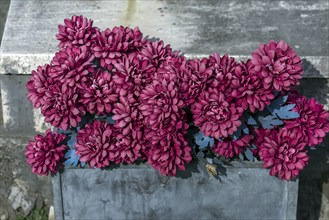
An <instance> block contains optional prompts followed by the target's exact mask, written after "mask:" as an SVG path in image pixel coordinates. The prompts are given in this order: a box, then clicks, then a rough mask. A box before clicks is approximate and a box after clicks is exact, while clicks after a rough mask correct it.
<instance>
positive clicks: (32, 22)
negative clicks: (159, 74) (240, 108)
mask: <svg viewBox="0 0 329 220" xmlns="http://www.w3.org/2000/svg"><path fill="white" fill-rule="evenodd" d="M8 5H9V0H0V36H1V33H2V31H3V28H2V26H3V24H4V20H5V18H6V16H5V15H6V11H7V8H8ZM73 14H83V15H85V16H87V17H90V18H92V19H93V20H94V24H95V25H96V26H98V27H100V28H102V29H103V28H105V27H112V26H114V25H130V26H131V27H134V26H137V25H138V26H139V27H140V28H141V30H142V31H143V32H144V33H145V35H150V36H155V37H159V38H161V39H163V40H164V41H165V42H166V43H171V45H172V47H173V48H175V49H180V50H182V51H184V52H186V54H187V55H188V56H189V57H200V56H206V55H208V54H210V53H213V52H214V51H219V52H220V54H223V53H228V54H230V55H236V57H238V58H240V57H241V58H242V59H245V58H246V57H247V56H250V53H251V51H253V50H254V49H255V48H257V46H258V44H259V43H261V42H263V43H264V42H268V41H269V40H270V39H274V40H279V39H283V40H285V41H287V42H288V43H289V44H291V45H292V47H293V48H294V49H295V50H296V51H297V53H298V54H299V55H300V56H302V57H303V66H304V69H305V74H304V76H305V78H304V79H303V80H302V82H301V87H300V90H301V91H302V93H303V94H305V95H306V96H308V97H315V98H317V99H318V100H319V101H320V102H321V103H323V104H325V105H326V108H327V109H328V107H329V54H328V51H329V41H328V38H329V32H328V29H329V28H328V22H327V20H328V17H329V2H328V1H327V0H292V1H273V0H232V1H226V0H221V1H217V0H202V1H200V0H120V1H119V0H117V1H109V0H93V1H85V0H70V1H57V0H26V1H25V0H24V1H23V0H11V6H10V11H9V13H8V19H7V22H6V30H5V33H4V37H3V41H2V45H1V48H0V166H1V169H0V219H1V220H2V219H3V218H4V219H5V218H7V217H9V218H10V219H15V218H16V216H17V214H22V215H26V214H28V213H29V211H30V210H31V208H33V207H35V206H37V207H41V206H42V204H45V205H46V206H49V204H52V197H51V191H50V189H51V184H50V179H49V178H47V177H46V178H39V177H37V176H35V175H33V174H32V173H31V171H30V169H29V167H28V166H26V164H25V159H24V155H23V151H24V146H25V144H26V142H27V141H28V139H31V138H32V137H33V135H34V134H36V133H37V132H43V131H44V130H45V129H46V128H47V125H46V124H45V123H44V122H43V117H42V116H41V115H40V113H39V112H38V111H35V110H33V109H32V106H31V104H30V103H29V102H28V101H27V100H26V97H25V93H26V90H25V83H26V81H27V78H28V76H27V75H25V76H24V75H22V74H30V72H31V70H32V69H35V68H36V67H37V66H38V65H43V64H45V63H46V62H49V61H50V59H51V57H52V56H53V54H54V52H55V51H56V45H57V42H56V40H55V34H56V32H57V25H58V24H59V23H62V22H63V19H64V18H66V17H70V16H72V15H73ZM0 38H1V37H0ZM3 74H5V75H3ZM8 74H14V75H8ZM306 77H307V78H306ZM328 146H329V140H328V139H327V140H325V142H324V144H323V147H319V149H318V150H316V151H312V152H311V155H312V159H311V161H310V163H309V166H308V167H307V168H306V169H305V170H304V171H303V172H302V175H301V178H300V181H299V197H298V212H297V213H298V215H297V217H298V219H305V220H308V219H310V220H318V219H329V175H328V173H329V159H328V158H329V147H328ZM71 171H72V172H71ZM71 171H70V172H67V174H66V173H64V175H63V177H65V178H68V177H69V176H70V175H73V174H76V173H79V172H85V171H81V170H71ZM118 171H119V170H118V169H116V170H113V172H116V173H118ZM137 171H138V172H137ZM89 172H92V171H91V170H88V172H87V173H88V175H89ZM93 172H94V171H93ZM97 172H100V171H96V173H97ZM125 172H128V171H127V170H126V171H123V172H122V174H120V175H128V174H125ZM136 172H137V173H136V175H139V176H135V179H132V180H133V182H135V183H136V184H132V185H129V184H128V183H127V182H123V183H122V184H124V187H121V186H120V185H119V186H118V187H117V189H120V190H123V189H134V190H137V189H141V190H144V191H143V192H145V190H146V191H147V189H148V190H152V189H153V188H152V187H155V186H156V185H155V186H152V183H154V182H152V181H155V182H156V181H158V180H157V179H154V178H155V174H154V173H153V171H150V170H142V169H140V168H139V169H136ZM247 172H249V171H248V169H247ZM260 172H268V171H267V170H262V171H260ZM87 173H86V174H85V175H87ZM110 173H111V171H110V172H100V174H98V175H100V176H101V177H102V178H103V179H102V178H101V179H94V180H91V179H90V180H89V181H90V182H86V183H83V182H82V183H81V187H88V189H91V188H92V187H96V186H99V187H103V188H104V189H107V187H108V186H107V185H104V184H103V185H102V184H101V181H102V180H105V179H107V178H110V177H111V174H110ZM118 175H119V174H117V177H118V178H119V176H118ZM129 175H130V174H129ZM134 175H135V174H132V175H131V177H132V178H133V177H134ZM198 175H199V174H198ZM152 176H153V177H152ZM137 177H138V178H137ZM231 177H232V176H231ZM231 177H228V178H227V179H226V180H225V178H226V177H223V178H222V179H223V183H224V184H227V182H228V181H229V180H232V179H230V178H231ZM266 177H267V178H271V177H268V176H266ZM147 178H150V179H149V180H150V181H149V180H147ZM232 178H233V177H232ZM264 178H265V177H264ZM160 179H161V178H160ZM71 181H74V179H72V180H71ZM93 181H94V182H93ZM159 181H163V179H161V180H159ZM186 181H189V180H188V179H177V180H176V179H173V180H170V181H169V183H170V184H169V185H168V187H167V189H168V188H169V189H171V190H174V189H176V188H175V187H178V186H179V187H181V185H179V183H178V182H181V183H184V184H185V182H186ZM234 181H235V182H233V180H232V182H231V185H232V186H230V187H232V189H233V188H234V187H236V186H235V185H234V184H236V181H238V180H237V179H234ZM239 181H241V180H239ZM250 181H251V180H250ZM176 182H177V183H176ZM137 183H138V184H137ZM157 183H159V182H157ZM201 183H202V184H201ZM201 183H198V184H199V185H200V184H201V185H202V187H203V189H202V190H205V193H208V191H209V190H208V191H207V189H208V188H207V187H210V188H211V184H214V186H215V185H216V184H219V183H218V182H217V183H216V184H215V183H214V182H213V180H211V181H210V182H209V183H203V182H202V181H201ZM88 184H89V185H88ZM93 184H94V185H93ZM198 184H196V185H195V186H194V187H195V190H192V191H191V192H190V197H189V198H188V199H186V198H185V199H186V200H184V201H183V200H181V203H183V202H186V203H188V204H190V200H192V199H199V198H202V194H201V193H200V191H198V190H197V188H196V187H197V186H198ZM207 184H208V185H207ZM257 184H261V181H256V186H254V187H253V185H249V187H253V188H250V189H248V190H249V191H247V194H245V191H243V192H242V191H239V190H238V189H236V191H237V192H240V193H241V197H244V196H246V195H251V196H254V195H253V194H248V193H251V192H253V190H257V187H258V186H259V185H257ZM281 184H283V183H281ZM216 186H217V185H216ZM68 187H69V186H67V188H66V189H67V190H68ZM71 187H72V186H71ZM111 187H112V186H111ZM111 187H110V189H112V188H111ZM120 187H121V188H120ZM200 187H201V186H199V187H198V189H199V188H200ZM83 189H84V188H77V189H74V190H76V191H77V192H79V193H81V190H83ZM160 189H161V190H164V189H166V188H163V187H162V186H159V192H158V193H160V192H161V190H160ZM180 190H182V192H185V191H184V187H182V189H180ZM104 192H106V190H104ZM148 192H149V191H148ZM125 193H126V194H128V191H126V192H125ZM269 193H271V192H269ZM128 195H129V194H128ZM229 195H230V192H227V194H226V195H224V197H222V198H221V197H218V199H217V198H216V201H217V200H220V199H222V200H225V201H227V203H231V202H232V199H231V198H230V197H229ZM65 196H67V195H65ZM75 196H76V195H72V198H75ZM104 196H105V197H107V198H108V196H109V194H105V195H104ZM138 196H139V197H138V198H139V199H140V200H141V201H144V200H145V198H144V200H143V195H138ZM146 196H150V195H149V194H148V193H147V192H146ZM257 196H260V197H261V198H263V197H264V196H269V195H268V194H267V193H264V194H262V195H257ZM105 197H104V198H105ZM72 198H71V199H72ZM183 198H184V197H183ZM250 198H251V197H250ZM250 198H249V197H248V198H247V199H250ZM117 199H119V198H117ZM121 199H122V200H123V199H125V198H124V197H122V198H121ZM255 200H257V198H255ZM86 201H89V200H88V198H86V200H85V199H77V200H75V201H74V202H80V203H86ZM97 202H99V204H100V206H101V207H103V206H104V205H105V206H107V205H108V204H109V201H107V200H104V201H103V202H101V201H100V200H97ZM125 202H126V203H127V204H130V203H129V201H125ZM170 202H171V201H170ZM170 202H168V203H170ZM73 204H74V203H73ZM91 204H92V202H90V203H89V206H91ZM136 205H138V204H136ZM145 205H146V204H144V206H140V207H145ZM179 205H180V204H179ZM280 205H281V204H280ZM169 206H170V204H168V207H169ZM208 207H209V209H210V210H212V209H214V204H213V203H212V204H209V205H208ZM269 207H271V208H272V209H273V210H275V209H278V207H279V206H275V205H272V206H269ZM88 208H90V207H88ZM239 208H240V207H235V211H236V212H237V213H236V214H240V213H239ZM68 210H69V209H68V208H66V210H65V212H66V214H67V215H68V216H70V215H72V216H73V214H74V210H73V211H72V213H69V212H68ZM118 210H123V209H120V208H118ZM75 211H81V212H82V213H83V211H84V210H75ZM110 211H112V210H108V212H110ZM128 211H129V210H128ZM141 212H142V210H141ZM168 213H170V212H169V211H168V210H166V211H165V212H164V216H167V217H170V216H168V215H169V214H168ZM192 213H195V215H194V216H193V217H195V216H196V217H198V216H199V215H198V213H196V212H194V210H192ZM209 213H210V214H209V216H205V218H206V217H215V216H216V215H215V214H214V215H212V213H213V212H212V211H209ZM220 213H221V215H219V216H224V217H225V215H224V213H225V211H224V210H223V211H221V212H220ZM269 213H271V211H270V210H269ZM76 214H78V213H76ZM101 214H103V213H101ZM190 214H191V213H189V212H187V213H186V216H184V218H185V217H187V216H188V215H190ZM150 215H151V214H150ZM151 216H152V215H151ZM265 216H268V215H265ZM128 217H129V216H128Z"/></svg>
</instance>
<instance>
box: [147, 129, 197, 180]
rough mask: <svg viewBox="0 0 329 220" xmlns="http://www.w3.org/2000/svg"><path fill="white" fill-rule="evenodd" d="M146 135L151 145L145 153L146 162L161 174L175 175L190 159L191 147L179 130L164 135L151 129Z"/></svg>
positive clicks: (183, 168)
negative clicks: (146, 156)
mask: <svg viewBox="0 0 329 220" xmlns="http://www.w3.org/2000/svg"><path fill="white" fill-rule="evenodd" d="M146 136H147V138H148V139H149V140H151V142H150V145H152V146H151V147H150V148H149V151H148V153H147V155H148V163H149V164H151V165H152V166H153V167H154V169H156V170H159V172H160V173H161V174H163V175H166V176H168V175H170V176H175V175H176V173H177V171H178V170H185V165H186V164H188V163H189V162H190V161H191V160H192V156H191V148H190V147H189V146H188V142H187V141H186V140H185V138H184V135H183V134H182V132H181V131H180V132H176V133H167V134H166V135H163V134H160V133H158V132H156V131H151V132H149V133H148V134H147V135H146Z"/></svg>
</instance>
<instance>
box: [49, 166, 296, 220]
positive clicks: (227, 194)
mask: <svg viewBox="0 0 329 220" xmlns="http://www.w3.org/2000/svg"><path fill="white" fill-rule="evenodd" d="M259 165H260V164H257V163H255V164H252V165H251V166H246V167H241V166H239V167H235V166H233V167H229V168H227V176H222V177H221V181H219V180H217V179H215V178H213V177H212V178H210V177H209V175H208V174H207V172H206V171H205V170H204V169H201V168H199V169H194V168H193V169H192V170H189V171H190V172H191V176H189V177H188V178H184V177H164V176H161V175H160V174H158V173H157V171H155V170H154V169H153V168H152V167H149V166H148V165H138V166H135V165H129V166H121V167H120V168H116V169H113V170H106V171H105V170H93V169H66V170H65V172H64V173H63V174H61V175H58V176H56V177H54V178H53V185H54V187H55V189H56V188H57V189H58V186H59V184H60V186H61V191H58V190H55V191H54V201H55V207H59V209H57V210H55V216H56V219H57V220H60V219H264V218H266V219H295V218H296V205H297V191H298V182H291V181H290V182H288V181H281V180H279V179H277V178H274V177H271V176H269V175H268V170H265V169H263V168H261V167H259ZM192 167H193V166H192ZM60 192H61V194H60ZM61 201H62V202H63V204H60V202H61Z"/></svg>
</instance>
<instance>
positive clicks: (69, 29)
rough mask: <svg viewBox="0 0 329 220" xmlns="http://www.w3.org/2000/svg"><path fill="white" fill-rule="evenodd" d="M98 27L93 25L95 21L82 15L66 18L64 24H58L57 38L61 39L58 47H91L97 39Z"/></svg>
mask: <svg viewBox="0 0 329 220" xmlns="http://www.w3.org/2000/svg"><path fill="white" fill-rule="evenodd" d="M97 31H98V28H95V27H93V21H92V20H90V19H87V18H85V17H83V16H82V15H80V16H76V15H74V16H72V18H71V19H65V20H64V25H58V34H56V37H57V39H58V40H59V41H60V43H59V45H58V47H59V48H65V47H80V46H87V47H91V45H92V44H93V42H94V41H95V39H96V32H97Z"/></svg>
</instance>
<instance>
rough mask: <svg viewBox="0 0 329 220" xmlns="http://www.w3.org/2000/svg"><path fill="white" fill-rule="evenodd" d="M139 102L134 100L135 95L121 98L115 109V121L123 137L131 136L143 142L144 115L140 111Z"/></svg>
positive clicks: (129, 94) (131, 94) (130, 94)
mask: <svg viewBox="0 0 329 220" xmlns="http://www.w3.org/2000/svg"><path fill="white" fill-rule="evenodd" d="M138 107H139V102H138V101H137V100H136V99H135V98H134V94H133V93H128V94H126V95H125V96H123V95H122V96H121V95H120V97H119V100H118V102H117V103H115V104H114V107H113V111H112V112H113V117H112V118H113V120H115V121H116V122H115V127H116V128H117V129H119V130H120V132H121V133H122V134H123V135H131V136H132V137H133V138H134V139H136V140H141V139H142V136H143V130H142V127H143V126H142V120H143V115H142V114H141V112H140V110H139V108H138Z"/></svg>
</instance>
